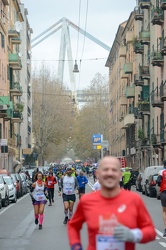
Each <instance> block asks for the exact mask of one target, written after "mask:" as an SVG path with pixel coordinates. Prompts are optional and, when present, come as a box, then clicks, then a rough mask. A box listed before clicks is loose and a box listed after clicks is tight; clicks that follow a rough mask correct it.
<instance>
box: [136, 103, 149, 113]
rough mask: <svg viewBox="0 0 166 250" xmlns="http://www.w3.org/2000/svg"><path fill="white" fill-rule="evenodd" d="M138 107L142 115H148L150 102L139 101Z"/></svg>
mask: <svg viewBox="0 0 166 250" xmlns="http://www.w3.org/2000/svg"><path fill="white" fill-rule="evenodd" d="M138 109H139V110H140V112H141V113H142V114H143V115H150V104H149V103H148V102H143V101H142V102H141V103H139V106H138Z"/></svg>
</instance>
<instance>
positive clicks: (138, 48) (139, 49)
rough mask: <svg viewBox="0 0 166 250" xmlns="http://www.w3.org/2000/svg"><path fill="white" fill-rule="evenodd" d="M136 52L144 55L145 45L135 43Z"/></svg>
mask: <svg viewBox="0 0 166 250" xmlns="http://www.w3.org/2000/svg"><path fill="white" fill-rule="evenodd" d="M134 52H135V53H136V54H143V52H144V45H143V44H142V43H141V42H139V41H136V42H135V43H134Z"/></svg>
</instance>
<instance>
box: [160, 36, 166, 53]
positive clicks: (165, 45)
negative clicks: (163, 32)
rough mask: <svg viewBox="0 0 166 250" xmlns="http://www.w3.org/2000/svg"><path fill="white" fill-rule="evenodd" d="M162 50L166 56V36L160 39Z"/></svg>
mask: <svg viewBox="0 0 166 250" xmlns="http://www.w3.org/2000/svg"><path fill="white" fill-rule="evenodd" d="M160 52H161V54H162V55H164V56H166V37H165V38H164V37H162V39H161V40H160Z"/></svg>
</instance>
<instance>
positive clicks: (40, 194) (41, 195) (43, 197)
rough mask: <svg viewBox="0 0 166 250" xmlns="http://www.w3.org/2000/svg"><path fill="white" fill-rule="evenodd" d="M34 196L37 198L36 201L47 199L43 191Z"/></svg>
mask: <svg viewBox="0 0 166 250" xmlns="http://www.w3.org/2000/svg"><path fill="white" fill-rule="evenodd" d="M34 198H35V200H36V201H43V200H45V196H44V194H43V193H37V194H35V195H34Z"/></svg>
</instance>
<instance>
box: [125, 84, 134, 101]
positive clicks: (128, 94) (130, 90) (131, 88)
mask: <svg viewBox="0 0 166 250" xmlns="http://www.w3.org/2000/svg"><path fill="white" fill-rule="evenodd" d="M126 97H127V98H133V97H135V86H127V87H126Z"/></svg>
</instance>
